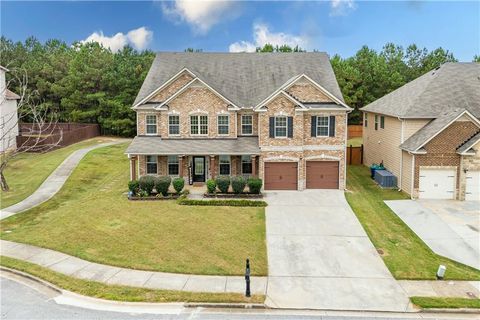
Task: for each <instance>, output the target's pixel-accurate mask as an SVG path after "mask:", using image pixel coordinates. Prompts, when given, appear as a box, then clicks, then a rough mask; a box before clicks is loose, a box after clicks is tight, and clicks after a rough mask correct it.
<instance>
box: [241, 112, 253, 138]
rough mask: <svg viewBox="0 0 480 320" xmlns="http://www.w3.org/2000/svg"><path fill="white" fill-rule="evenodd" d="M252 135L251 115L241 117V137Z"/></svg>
mask: <svg viewBox="0 0 480 320" xmlns="http://www.w3.org/2000/svg"><path fill="white" fill-rule="evenodd" d="M250 134H253V116H252V115H251V114H243V115H242V135H250Z"/></svg>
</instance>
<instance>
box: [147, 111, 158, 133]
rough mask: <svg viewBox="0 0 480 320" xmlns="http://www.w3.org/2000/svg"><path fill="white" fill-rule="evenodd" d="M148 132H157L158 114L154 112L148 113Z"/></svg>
mask: <svg viewBox="0 0 480 320" xmlns="http://www.w3.org/2000/svg"><path fill="white" fill-rule="evenodd" d="M146 123H147V134H157V116H156V115H154V114H147V119H146Z"/></svg>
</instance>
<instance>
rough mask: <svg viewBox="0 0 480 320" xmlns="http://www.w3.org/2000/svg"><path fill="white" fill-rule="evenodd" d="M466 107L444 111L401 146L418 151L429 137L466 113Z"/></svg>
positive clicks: (404, 148)
mask: <svg viewBox="0 0 480 320" xmlns="http://www.w3.org/2000/svg"><path fill="white" fill-rule="evenodd" d="M465 112H466V110H465V109H463V110H462V109H456V110H453V111H450V112H444V113H443V114H441V115H440V116H439V117H438V118H436V119H434V120H432V121H430V122H429V123H427V124H426V125H425V126H424V127H423V128H421V129H420V130H418V131H417V132H415V133H414V134H413V135H412V136H411V137H410V138H408V139H407V140H405V141H404V142H403V143H402V144H401V145H400V148H401V149H403V150H406V151H417V149H418V148H420V147H422V146H423V145H424V144H425V143H426V142H428V140H429V139H431V138H432V137H433V136H435V135H436V134H438V133H439V132H440V131H442V130H443V129H444V128H445V127H446V126H448V124H450V123H451V122H452V121H454V120H455V119H456V118H458V117H459V116H461V115H462V114H463V113H465Z"/></svg>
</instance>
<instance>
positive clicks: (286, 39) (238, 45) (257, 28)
mask: <svg viewBox="0 0 480 320" xmlns="http://www.w3.org/2000/svg"><path fill="white" fill-rule="evenodd" d="M309 42H310V41H309V39H308V37H307V36H296V35H291V34H288V33H283V32H277V33H275V32H271V31H270V30H269V28H268V26H267V25H265V24H263V23H256V24H254V25H253V42H249V41H237V42H235V43H232V44H231V45H230V46H229V47H228V50H229V51H230V52H254V51H255V49H256V48H257V47H263V46H264V45H266V44H267V43H268V44H271V45H273V46H277V45H278V46H281V45H284V44H286V45H289V46H290V47H295V46H297V45H298V46H299V47H301V48H303V49H306V48H307V47H308V44H309Z"/></svg>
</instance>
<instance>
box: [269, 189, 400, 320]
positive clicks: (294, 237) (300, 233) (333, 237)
mask: <svg viewBox="0 0 480 320" xmlns="http://www.w3.org/2000/svg"><path fill="white" fill-rule="evenodd" d="M265 200H266V201H267V202H268V205H269V206H268V207H267V208H266V227H267V249H268V250H267V252H268V272H269V276H268V288H267V300H266V303H267V305H268V306H270V307H278V308H298V309H335V310H339V309H341V310H364V311H369V310H377V311H397V312H398V311H400V312H404V311H406V310H407V308H408V306H409V299H408V297H407V294H406V293H405V292H404V290H403V289H402V288H401V287H400V285H399V284H398V283H397V281H395V279H393V277H392V275H391V274H390V272H389V271H388V269H387V267H386V266H385V264H384V263H383V260H382V259H381V257H380V256H379V255H378V253H377V251H376V250H375V247H374V246H373V245H372V243H371V242H370V239H369V238H368V236H367V234H366V233H365V231H364V230H363V228H362V226H361V225H360V222H359V221H358V220H357V218H356V216H355V214H354V213H353V211H352V210H351V208H350V206H349V205H348V203H347V201H346V199H345V196H344V193H343V192H342V191H339V190H305V191H302V192H298V191H279V192H267V194H266V197H265Z"/></svg>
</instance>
